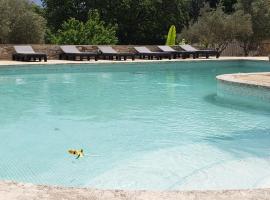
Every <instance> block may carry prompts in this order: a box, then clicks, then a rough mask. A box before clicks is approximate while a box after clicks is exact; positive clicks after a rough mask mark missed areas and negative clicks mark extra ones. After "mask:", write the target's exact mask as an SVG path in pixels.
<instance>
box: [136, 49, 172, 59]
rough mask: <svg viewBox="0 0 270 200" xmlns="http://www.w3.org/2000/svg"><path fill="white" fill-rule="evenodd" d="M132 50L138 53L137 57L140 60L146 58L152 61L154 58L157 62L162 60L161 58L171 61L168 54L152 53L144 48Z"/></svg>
mask: <svg viewBox="0 0 270 200" xmlns="http://www.w3.org/2000/svg"><path fill="white" fill-rule="evenodd" d="M134 49H135V50H136V51H137V52H138V53H137V55H138V56H139V57H140V59H145V58H148V60H153V59H154V58H156V59H158V60H162V58H168V59H170V60H171V53H170V52H153V51H150V50H149V49H148V48H146V47H134Z"/></svg>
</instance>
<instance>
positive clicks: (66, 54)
mask: <svg viewBox="0 0 270 200" xmlns="http://www.w3.org/2000/svg"><path fill="white" fill-rule="evenodd" d="M60 48H61V50H62V51H63V53H61V54H60V55H59V59H60V60H62V59H65V60H76V58H79V59H80V60H83V59H87V60H90V59H91V58H94V59H95V61H97V60H98V53H97V52H81V51H79V50H78V49H77V47H76V46H74V45H64V46H60Z"/></svg>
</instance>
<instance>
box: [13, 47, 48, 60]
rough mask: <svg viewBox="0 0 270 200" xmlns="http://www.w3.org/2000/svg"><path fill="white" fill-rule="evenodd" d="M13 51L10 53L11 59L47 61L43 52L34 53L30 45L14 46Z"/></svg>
mask: <svg viewBox="0 0 270 200" xmlns="http://www.w3.org/2000/svg"><path fill="white" fill-rule="evenodd" d="M14 49H15V52H16V53H14V54H12V60H17V61H36V60H37V59H38V60H39V61H41V60H42V59H43V60H44V62H47V55H46V54H45V53H36V52H35V51H34V50H33V48H32V47H31V46H29V45H28V46H14Z"/></svg>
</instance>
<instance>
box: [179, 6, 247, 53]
mask: <svg viewBox="0 0 270 200" xmlns="http://www.w3.org/2000/svg"><path fill="white" fill-rule="evenodd" d="M251 34H252V26H251V18H250V15H248V14H244V12H243V11H238V12H235V13H233V14H231V15H229V14H226V13H225V12H224V11H223V7H222V6H221V5H219V6H218V7H217V8H216V9H210V8H209V7H205V8H204V9H203V10H202V13H201V16H200V18H199V19H198V21H197V22H195V23H194V24H192V25H191V26H190V28H189V29H187V28H186V29H185V30H184V31H183V32H182V34H181V37H182V38H185V39H188V40H189V41H190V42H193V43H201V44H202V45H203V46H205V47H212V48H216V49H217V51H219V53H221V52H222V51H223V50H225V48H226V47H227V46H228V44H229V43H230V42H232V41H233V40H234V39H240V38H245V37H249V36H250V35H251Z"/></svg>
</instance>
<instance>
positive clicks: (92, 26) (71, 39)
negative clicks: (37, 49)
mask: <svg viewBox="0 0 270 200" xmlns="http://www.w3.org/2000/svg"><path fill="white" fill-rule="evenodd" d="M116 29H117V27H116V26H111V25H105V22H104V21H102V20H101V19H100V16H99V14H98V11H97V10H93V11H91V12H90V13H89V20H87V21H86V22H85V23H83V22H81V21H79V20H76V19H74V18H71V19H69V20H68V21H66V22H64V23H63V25H62V28H61V29H60V30H58V32H57V34H55V35H53V34H51V35H50V38H51V42H52V43H56V44H76V45H78V44H116V43H117V37H116V36H115V35H116Z"/></svg>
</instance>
